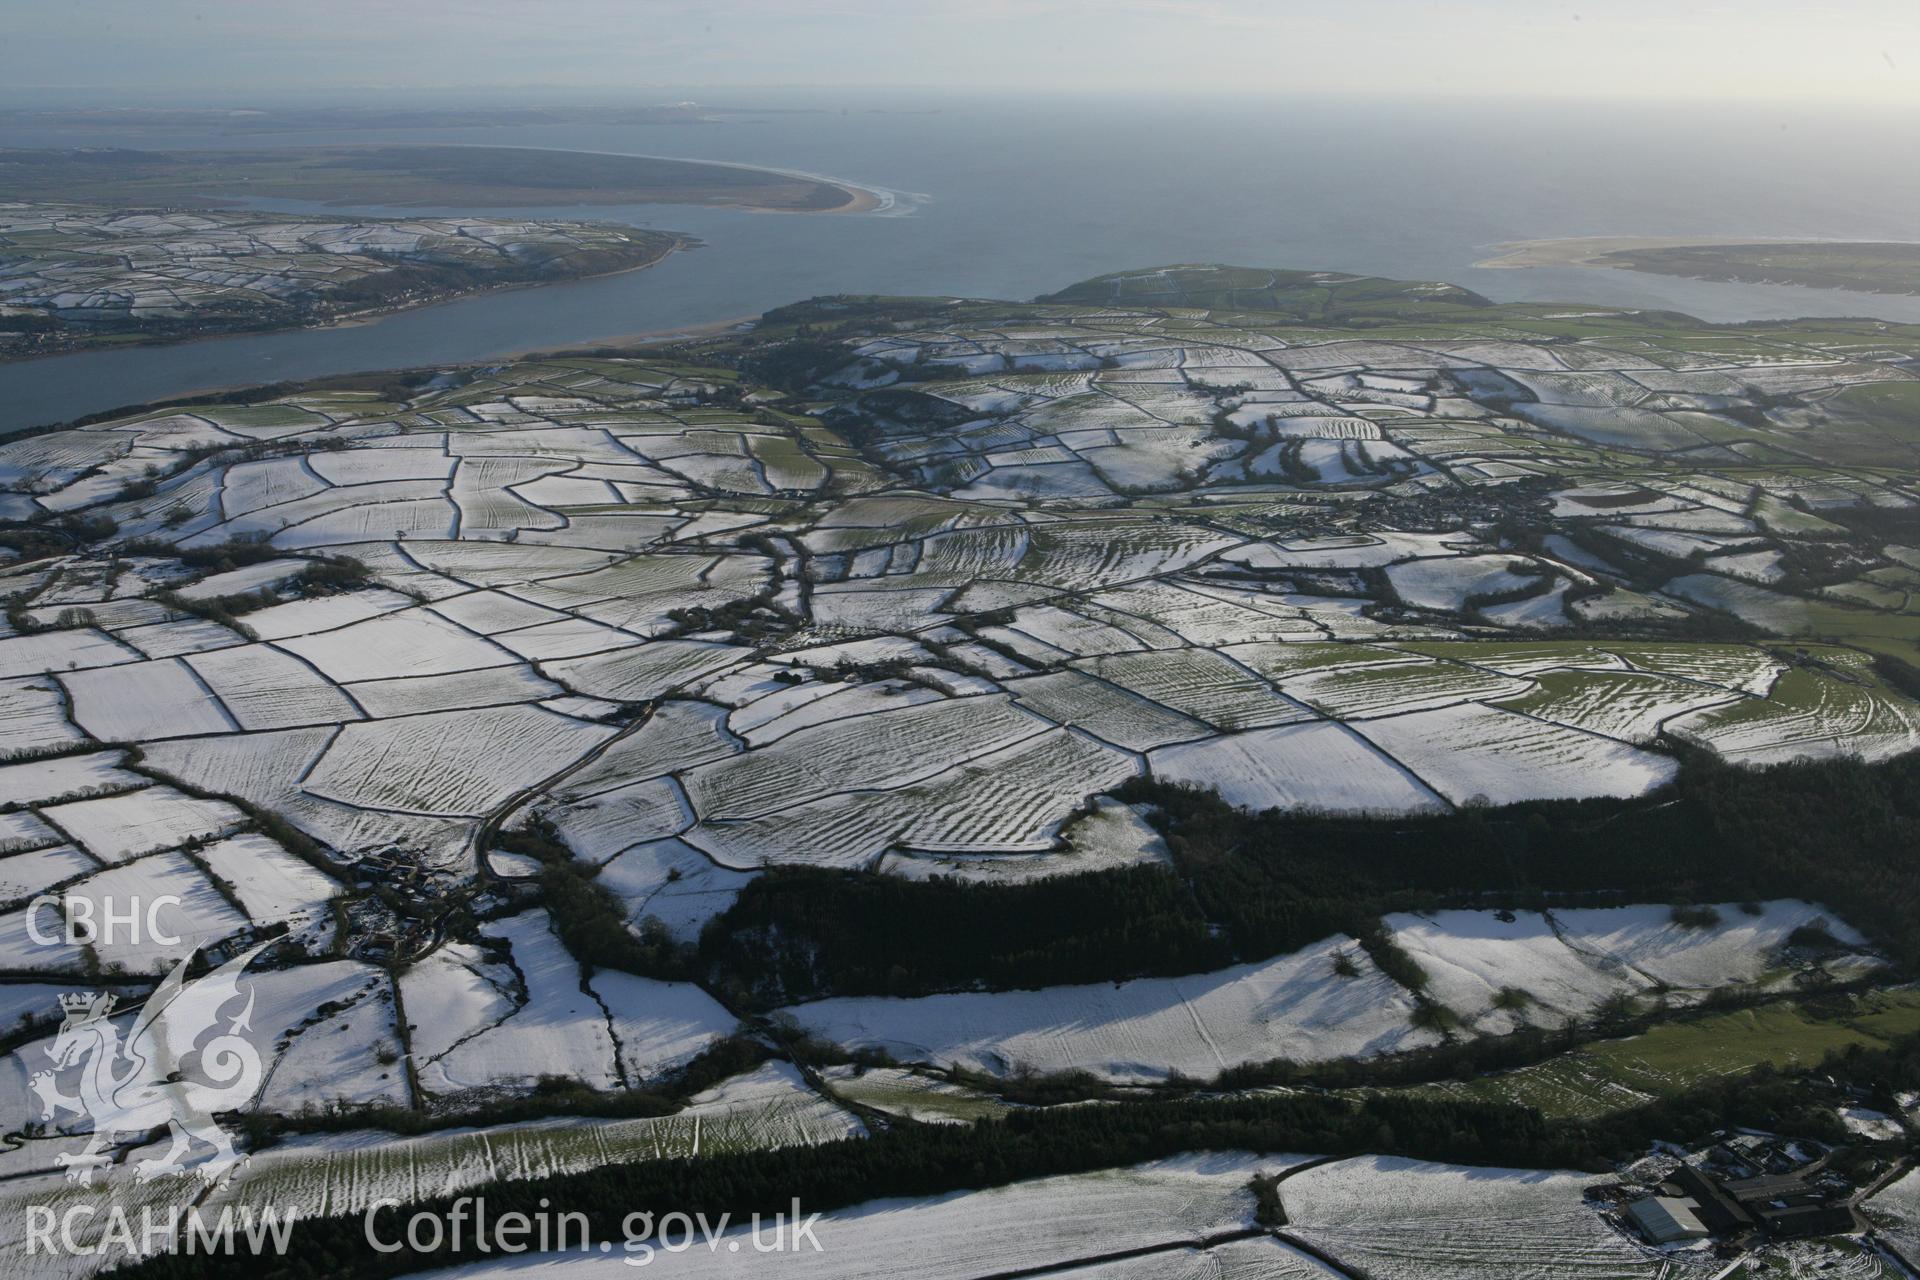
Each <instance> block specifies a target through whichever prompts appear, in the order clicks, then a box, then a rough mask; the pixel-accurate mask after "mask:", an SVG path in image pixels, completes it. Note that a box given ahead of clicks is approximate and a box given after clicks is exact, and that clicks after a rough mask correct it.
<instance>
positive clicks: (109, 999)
mask: <svg viewBox="0 0 1920 1280" xmlns="http://www.w3.org/2000/svg"><path fill="white" fill-rule="evenodd" d="M115 1002H116V997H115V996H114V994H113V993H112V992H111V991H69V992H66V993H64V994H62V995H61V997H60V1007H61V1008H62V1009H63V1010H65V1011H66V1015H67V1019H68V1020H69V1021H76V1022H91V1021H93V1020H94V1019H95V1018H104V1017H106V1016H107V1014H109V1013H111V1012H113V1006H114V1004H115Z"/></svg>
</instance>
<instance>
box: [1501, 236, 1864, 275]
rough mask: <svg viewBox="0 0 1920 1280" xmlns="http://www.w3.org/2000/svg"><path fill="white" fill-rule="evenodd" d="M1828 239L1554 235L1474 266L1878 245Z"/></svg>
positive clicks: (1519, 243) (1509, 247) (1517, 244)
mask: <svg viewBox="0 0 1920 1280" xmlns="http://www.w3.org/2000/svg"><path fill="white" fill-rule="evenodd" d="M1877 243H1881V242H1879V241H1866V240H1847V239H1839V238H1834V237H1827V236H1555V237H1549V238H1547V239H1543V240H1506V241H1502V242H1501V243H1499V244H1494V245H1489V246H1488V248H1490V249H1491V250H1493V256H1492V257H1488V258H1483V259H1481V260H1480V261H1478V262H1476V263H1474V264H1473V265H1474V266H1475V267H1484V268H1487V269H1490V270H1495V271H1512V270H1518V269H1521V268H1525V267H1600V268H1609V269H1614V270H1619V269H1620V268H1619V267H1617V266H1616V264H1613V263H1607V262H1601V261H1599V259H1601V258H1602V257H1604V256H1605V255H1607V254H1609V253H1621V252H1625V251H1627V250H1631V249H1681V248H1688V247H1691V246H1695V245H1700V246H1707V245H1728V244H1877Z"/></svg>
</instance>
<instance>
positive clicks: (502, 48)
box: [0, 0, 1920, 110]
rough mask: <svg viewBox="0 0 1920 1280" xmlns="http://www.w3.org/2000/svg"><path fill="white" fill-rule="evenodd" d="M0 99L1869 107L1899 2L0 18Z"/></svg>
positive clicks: (404, 5) (427, 1)
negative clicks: (831, 91)
mask: <svg viewBox="0 0 1920 1280" xmlns="http://www.w3.org/2000/svg"><path fill="white" fill-rule="evenodd" d="M0 23H4V28H3V29H4V32H5V36H4V40H0V45H3V46H4V48H5V50H6V53H5V62H6V64H7V79H8V80H9V81H10V82H11V84H10V86H9V87H10V88H11V89H12V90H13V91H14V94H15V95H17V94H18V92H19V91H20V90H21V89H24V88H31V87H34V86H57V87H66V88H78V87H94V86H97V87H99V88H100V89H101V90H103V92H102V93H101V94H100V100H101V101H102V102H103V103H104V102H107V101H110V100H111V98H112V97H113V92H112V91H113V90H114V88H115V87H116V86H118V87H119V88H121V89H124V90H125V91H127V92H129V93H151V92H154V91H170V92H175V93H182V94H186V95H188V96H192V95H194V94H208V95H210V94H212V93H215V92H219V91H224V93H225V94H227V95H230V94H232V93H235V92H238V93H247V92H257V93H261V94H268V93H271V92H273V91H276V90H279V91H288V90H306V89H319V88H329V87H336V86H338V87H383V86H390V87H394V88H434V89H467V90H475V91H488V90H492V89H510V88H518V87H528V86H540V87H546V88H581V89H606V88H615V89H619V88H631V89H633V90H635V91H638V92H642V93H644V91H646V90H650V89H656V88H660V87H663V86H672V85H688V84H698V85H711V86H741V87H754V86H783V85H820V86H832V85H847V86H900V87H907V86H926V87H936V88H961V87H971V86H986V87H1049V86H1051V87H1062V88H1102V89H1113V88H1129V87H1130V88H1137V89H1139V90H1141V91H1143V92H1146V91H1152V90H1155V89H1176V90H1253V91H1271V92H1289V91H1290V92H1302V91H1323V90H1326V91H1334V90H1337V91H1342V92H1353V93H1364V94H1392V93H1419V94H1426V93H1432V92H1436V91H1440V92H1460V93H1516V94H1526V95H1537V94H1552V95H1583V96H1584V95H1593V94H1609V95H1611V94H1618V95H1626V96H1632V97H1639V98H1665V97H1694V96H1713V97H1726V96H1737V97H1754V98H1772V99H1816V100H1831V101H1836V102H1837V101H1845V100H1861V99H1866V100H1875V101H1879V102H1883V103H1888V104H1898V105H1903V106H1905V107H1908V108H1913V109H1916V110H1920V0H1834V2H1832V3H1826V4H1820V3H1795V2H1794V0H1739V2H1738V3H1734V2H1727V3H1703V2H1689V0H1574V2H1573V3H1567V2H1565V0H1448V2H1446V3H1432V2H1429V0H1115V2H1110V3H1098V2H1095V0H704V2H703V3H697V4H696V3H683V2H681V0H298V2H297V3H289V2H287V0H51V2H49V0H0Z"/></svg>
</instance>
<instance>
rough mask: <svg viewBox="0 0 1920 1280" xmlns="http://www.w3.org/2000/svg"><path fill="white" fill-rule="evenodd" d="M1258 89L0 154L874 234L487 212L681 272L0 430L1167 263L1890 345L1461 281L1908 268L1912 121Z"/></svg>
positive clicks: (141, 383) (1708, 308) (175, 355)
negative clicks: (572, 186) (585, 171)
mask: <svg viewBox="0 0 1920 1280" xmlns="http://www.w3.org/2000/svg"><path fill="white" fill-rule="evenodd" d="M1275 75H1276V84H1275V85H1274V86H1272V88H1271V89H1270V90H1268V91H1263V92H1236V93H1234V94H1232V95H1219V96H1209V95H1186V96H1179V97H1169V96H1164V95H1156V94H1154V93H1152V92H1150V91H1146V90H1143V91H1141V92H1139V93H1134V94H1124V95H1123V94H1103V95H1086V94H1067V93H1060V94H1031V93H1028V94H1012V93H989V92H979V93H942V94H930V93H921V92H915V91H911V90H900V91H889V92H880V91H864V92H862V93H859V94H853V93H850V92H849V93H836V92H829V91H809V92H807V93H799V92H797V91H796V92H794V93H787V94H779V93H770V92H769V93H762V94H760V95H759V97H758V99H756V100H753V101H745V102H742V101H739V99H740V98H741V97H742V95H740V94H737V93H735V94H732V95H730V96H731V97H732V98H733V99H735V101H733V102H731V103H729V104H728V105H729V106H730V107H733V108H739V109H737V110H730V111H729V112H728V114H726V115H724V116H722V117H720V118H718V119H717V120H715V121H713V122H710V123H691V124H666V123H661V124H620V125H615V124H609V123H602V122H596V121H595V120H593V119H592V118H591V117H589V118H586V119H583V120H581V121H577V122H574V123H566V124H542V125H537V126H535V125H527V126H511V127H500V126H494V127H486V128H455V129H431V130H416V131H407V130H351V131H336V132H325V133H319V132H311V133H273V134H258V133H248V132H225V131H221V130H217V129H205V128H200V127H195V128H192V129H171V130H163V129H142V130H138V131H130V130H124V129H115V128H88V129H71V128H43V127H33V128H24V127H19V128H0V147H20V146H80V145H85V146H131V147H148V148H202V147H247V146H263V145H272V146H293V145H321V144H328V143H375V142H422V143H435V144H448V143H472V144H483V145H495V146H534V147H559V148H569V149H577V150H586V151H612V152H622V153H629V154H637V155H658V156H676V157H684V158H688V159H708V160H724V161H732V162H738V163H745V164H756V165H766V166H769V167H774V168H782V169H790V170H798V171H803V172H807V173H813V174H818V175H822V176H826V177H831V178H836V179H841V180H844V181H847V182H850V183H856V184H859V185H862V186H866V187H870V188H873V189H875V190H877V191H880V192H882V193H883V194H884V195H885V197H886V198H885V199H884V200H883V202H882V204H883V207H882V208H881V209H880V210H879V211H877V212H875V213H871V214H859V215H797V214H770V213H752V212H746V211H741V210H728V209H703V208H696V207H681V206H669V205H646V206H631V207H627V206H592V207H580V206H530V207H524V208H518V209H513V210H489V211H486V212H503V213H517V214H525V215H537V216H559V217H589V218H596V219H605V220H612V221H620V222H626V223H631V224H633V225H636V226H647V227H663V228H670V229H673V230H677V231H683V232H687V233H690V234H692V235H694V236H697V237H698V238H699V239H700V240H701V241H702V242H704V247H703V248H700V249H698V250H695V251H692V252H688V253H680V254H675V255H673V256H672V257H671V258H669V259H668V260H667V261H665V262H664V263H662V264H661V265H659V266H656V267H654V268H651V269H649V270H645V271H637V272H630V273H626V274H623V275H616V276H608V277H604V278H600V279H593V280H584V281H578V282H574V283H569V284H559V285H550V286H543V287H537V288H528V289H516V290H510V291H501V292H495V293H489V294H484V295H479V296H475V297H470V298H466V299H460V300H456V301H453V302H449V303H444V304H441V305H437V306H432V307H426V308H421V309H417V310H413V311H407V312H400V313H397V314H394V315H390V316H387V317H383V318H381V319H378V320H375V321H371V322H367V323H359V324H353V325H345V326H339V327H334V328H325V329H309V330H299V331H293V332H285V333H272V334H256V335H245V336H237V337H229V338H217V339H209V340H203V341H196V342H189V343H179V344H172V345H166V346H150V347H127V348H119V349H113V350H103V351H93V352H83V353H76V354H68V355H60V356H50V357H45V358H40V359H34V360H28V361H21V362H15V363H11V364H5V365H0V432H7V431H15V430H20V429H23V428H27V427H32V426H38V425H43V424H48V423H56V422H62V421H67V420H70V419H72V418H75V417H78V416H80V415H83V414H91V413H96V412H100V411H104V410H109V409H112V408H114V407H116V406H120V405H126V404H134V403H140V402H146V401H153V400H159V399H164V398H169V397H175V396H181V395H185V394H189V393H193V392H198V391H203V390H208V389H213V388H220V387H231V386H240V385H248V384H256V383H264V382H275V381H281V380H288V379H303V378H312V377H317V376H321V375H327V374H337V373H347V372H357V371H366V370H381V369H393V368H407V367H421V366H442V365H450V364H454V363H465V362H474V361H484V360H487V359H489V358H493V357H499V356H504V355H507V354H511V353H515V352H521V351H527V350H534V349H541V348H555V347H570V346H583V345H592V344H594V343H597V342H602V341H608V340H613V339H620V338H626V337H630V336H632V335H636V334H662V333H675V332H682V331H686V330H690V329H693V328H695V327H698V326H705V325H711V324H714V323H716V322H721V321H728V320H733V319H737V318H741V317H747V316H752V315H757V314H758V313H760V312H762V311H764V310H766V309H767V308H770V307H773V306H778V305H780V304H782V303H785V302H791V301H794V300H797V299H801V298H806V297H810V296H814V295H819V294H829V293H888V294H936V295H955V296H968V297H986V298H1009V299H1027V298H1031V297H1033V296H1035V295H1036V294H1039V293H1044V292H1048V291H1051V290H1054V289H1058V288H1061V287H1063V286H1065V285H1067V284H1070V283H1072V282H1074V281H1076V280H1080V279H1084V278H1086V277H1089V276H1094V275H1099V274H1102V273H1105V272H1110V271H1120V270H1127V269H1132V268H1138V267H1147V266H1156V265H1162V264H1167V263H1175V262H1227V263H1236V264H1243V265H1250V266H1263V267H1297V268H1318V269H1330V270H1338V271H1351V272H1358V273H1364V274H1373V275H1384V276H1394V277H1400V278H1413V279H1438V280H1448V281H1452V282H1454V283H1457V284H1461V285H1464V286H1466V287H1468V288H1470V289H1474V290H1477V291H1478V292H1480V293H1483V294H1486V295H1487V296H1489V297H1492V298H1494V299H1496V300H1501V301H1520V300H1530V301H1554V302H1565V303H1569V304H1588V305H1602V306H1609V307H1639V308H1661V309H1668V310H1675V311H1683V312H1687V313H1689V314H1692V315H1696V316H1699V317H1701V318H1703V319H1708V320H1714V321H1744V320H1762V319H1780V318H1789V317H1795V316H1807V315H1815V316H1874V317H1879V318H1882V319H1889V320H1903V321H1920V298H1912V297H1900V296H1884V295H1871V294H1857V293H1842V292H1829V291H1823V290H1812V289H1802V288H1794V287H1789V286H1765V285H1738V284H1716V283H1710V282H1703V281H1692V280H1684V279H1677V278H1670V277H1662V276H1655V275H1645V274H1639V273H1631V272H1620V271H1610V270H1595V269H1591V268H1577V267H1566V268H1558V267H1555V268H1528V269H1523V270H1512V269H1489V268H1484V267H1480V266H1478V265H1476V264H1478V263H1480V262H1481V261H1483V260H1485V259H1486V258H1488V257H1489V256H1491V254H1492V249H1493V246H1494V245H1496V244H1498V243H1501V242H1505V241H1514V240H1528V239H1545V238H1556V237H1563V236H1600V235H1661V236H1675V235H1716V236H1724V235H1754V236H1789V237H1806V238H1837V239H1900V240H1916V239H1920V166H1915V165H1913V164H1912V163H1910V159H1911V157H1912V156H1914V155H1916V154H1920V114H1916V113H1912V112H1907V113H1898V112H1893V111H1888V110H1881V111H1879V112H1874V113H1869V112H1866V111H1861V112H1859V113H1857V114H1848V113H1847V112H1846V111H1843V110H1840V109H1837V108H1836V109H1826V108H1815V107H1809V106H1807V105H1804V104H1797V105H1766V104H1755V103H1702V102H1683V103H1661V102H1653V101H1649V102H1622V101H1618V100H1609V101H1606V102H1584V103H1582V102H1563V101H1556V102H1539V101H1533V100H1522V99H1478V98H1476V99H1471V100H1462V99H1455V98H1432V99H1419V98H1409V97H1404V96H1398V95H1395V94H1393V93H1392V92H1391V89H1390V87H1386V86H1383V87H1382V88H1381V90H1380V91H1379V92H1378V93H1368V92H1365V91H1363V90H1360V89H1356V91H1355V92H1354V93H1353V94H1350V95H1343V96H1338V97H1333V96H1326V95H1317V96H1303V95H1298V94H1292V93H1289V92H1288V91H1287V90H1286V87H1285V85H1284V71H1283V70H1281V69H1276V73H1275ZM641 100H648V101H651V100H662V95H661V94H659V93H658V92H654V93H651V94H648V95H643V96H642V99H641ZM1901 156H1907V157H1909V160H1908V161H1902V160H1901V159H1900V157H1901ZM5 198H6V192H5V189H4V183H3V182H0V199H5ZM259 207H269V208H275V209H280V210H283V211H287V212H311V211H326V210H325V208H324V206H315V205H293V204H286V203H277V204H262V205H260V206H259ZM333 211H334V212H338V210H333ZM353 211H354V212H361V213H369V214H399V215H407V214H421V213H460V212H474V211H473V210H462V209H418V208H410V209H382V208H377V207H368V206H359V207H356V208H355V209H354V210H353ZM3 258H4V248H3V247H0V259H3Z"/></svg>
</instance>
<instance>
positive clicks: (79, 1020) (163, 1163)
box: [32, 943, 267, 1185]
mask: <svg viewBox="0 0 1920 1280" xmlns="http://www.w3.org/2000/svg"><path fill="white" fill-rule="evenodd" d="M266 945H267V944H266V943H261V944H260V946H257V947H254V948H253V949H252V950H250V951H246V952H243V953H242V954H240V955H238V956H235V957H234V958H233V959H231V960H229V961H227V962H226V963H225V964H223V965H221V966H220V967H219V968H218V969H216V970H214V971H213V972H212V973H209V974H207V975H206V976H205V977H203V978H200V979H199V980H197V981H194V982H188V981H187V980H186V971H187V965H188V963H189V962H191V960H192V959H193V956H192V955H191V954H189V955H188V956H186V957H185V958H184V959H182V960H181V961H180V963H179V964H178V965H176V966H175V967H174V970H173V972H172V973H170V974H168V975H167V977H166V979H165V980H164V981H162V982H161V983H160V985H159V986H158V987H156V988H154V991H153V994H152V995H151V996H149V997H148V998H147V1002H146V1004H145V1005H144V1006H143V1007H142V1008H141V1009H140V1012H139V1015H138V1016H137V1017H135V1019H134V1021H133V1025H132V1026H131V1027H130V1028H129V1029H128V1031H127V1038H126V1042H125V1043H124V1044H123V1043H122V1042H121V1040H120V1031H119V1028H118V1027H117V1026H116V1025H115V1024H114V1021H113V1010H114V1005H115V1003H116V999H115V997H114V996H113V994H112V993H110V992H77V993H69V994H67V995H63V996H61V997H60V1006H61V1008H62V1009H63V1010H64V1011H65V1013H66V1021H65V1022H63V1023H62V1024H61V1027H60V1030H59V1033H58V1034H57V1035H55V1036H54V1038H53V1044H52V1045H51V1046H50V1047H49V1048H48V1049H47V1050H46V1053H47V1056H48V1057H49V1058H50V1059H51V1060H52V1061H53V1069H52V1070H49V1071H40V1072H36V1073H35V1074H34V1076H33V1081H32V1087H33V1091H34V1094H35V1095H36V1096H37V1097H38V1098H39V1099H40V1107H41V1119H43V1120H47V1121H54V1120H57V1119H58V1118H59V1116H60V1114H61V1113H62V1112H70V1113H72V1114H73V1115H76V1116H79V1117H82V1118H84V1119H85V1120H87V1121H90V1122H91V1124H92V1130H93V1132H92V1138H91V1140H90V1141H89V1142H88V1143H87V1145H86V1147H85V1148H84V1149H83V1150H81V1151H78V1152H70V1153H62V1154H60V1155H59V1156H56V1157H55V1159H56V1161H57V1162H58V1163H59V1164H61V1165H64V1166H65V1167H66V1170H67V1178H68V1180H69V1181H72V1182H77V1183H80V1184H82V1185H85V1184H88V1183H91V1182H92V1181H93V1175H94V1171H95V1170H97V1169H101V1168H105V1167H106V1166H108V1165H110V1164H112V1163H113V1157H112V1156H111V1155H109V1154H107V1148H108V1147H109V1146H110V1145H112V1143H113V1142H114V1141H115V1139H116V1138H117V1137H119V1136H121V1135H126V1136H129V1137H138V1136H140V1135H143V1134H147V1133H151V1132H153V1131H154V1130H156V1129H159V1128H161V1127H162V1126H165V1127H166V1128H167V1130H168V1131H169V1134H170V1135H171V1139H172V1141H171V1144H170V1145H169V1146H168V1147H167V1150H166V1151H165V1152H164V1153H163V1154H162V1155H161V1156H160V1157H159V1158H158V1159H155V1160H141V1161H139V1162H138V1163H137V1164H136V1165H135V1166H134V1174H135V1177H136V1179H137V1180H138V1181H140V1182H149V1181H151V1180H152V1179H154V1178H157V1177H161V1176H164V1175H169V1174H183V1173H187V1172H189V1171H191V1172H193V1173H196V1174H198V1175H199V1176H200V1177H201V1178H203V1179H205V1180H206V1181H207V1182H209V1183H211V1182H216V1181H218V1180H219V1179H220V1178H221V1177H222V1176H224V1175H225V1174H226V1173H227V1172H228V1171H229V1170H231V1169H233V1168H234V1167H235V1166H236V1165H237V1164H239V1163H240V1161H241V1159H242V1157H241V1156H240V1155H239V1154H238V1153H237V1152H235V1151H234V1149H233V1140H232V1139H231V1138H230V1137H228V1136H227V1133H226V1131H225V1130H224V1129H222V1128H221V1127H220V1124H219V1122H218V1121H216V1120H215V1119H214V1116H215V1114H216V1113H218V1112H222V1111H237V1110H240V1109H241V1108H243V1107H245V1106H246V1105H247V1103H248V1102H250V1101H251V1100H252V1098H253V1095H254V1094H255V1093H256V1092H258V1090H259V1088H260V1081H261V1077H262V1070H261V1062H260V1051H259V1050H258V1049H257V1048H256V1047H255V1046H254V1045H253V1044H252V1042H251V1041H249V1040H248V1039H247V1038H246V1036H245V1035H244V1034H243V1033H244V1032H247V1031H249V1030H250V1029H251V1028H250V1027H249V1025H248V1019H249V1018H250V1017H251V1016H252V1014H253V994H252V992H251V991H250V990H249V991H248V992H247V993H246V1005H245V1007H244V1008H242V1009H241V1010H240V1012H239V1013H238V1014H236V1015H234V1016H233V1017H232V1018H230V1019H228V1020H226V1029H225V1031H220V1030H219V1027H220V1023H221V1021H222V1019H221V1017H220V1011H221V1010H222V1009H223V1008H224V1007H225V1006H226V1005H227V1004H229V1003H230V1002H231V1001H233V1000H236V999H238V998H239V997H240V995H241V991H240V971H241V970H242V969H244V968H246V966H247V962H248V961H250V960H252V959H253V957H254V956H255V955H257V954H259V952H260V951H261V949H262V948H263V947H265V946H266ZM209 1031H213V1032H215V1033H216V1034H215V1035H213V1036H212V1037H211V1038H210V1039H207V1041H206V1043H205V1044H201V1043H200V1042H201V1040H202V1038H203V1037H205V1036H206V1034H207V1032H209ZM75 1067H77V1068H78V1069H79V1070H78V1085H79V1093H78V1094H77V1095H71V1094H68V1093H66V1092H64V1091H63V1089H62V1087H61V1081H62V1079H63V1078H66V1079H71V1078H72V1077H73V1074H74V1073H73V1068H75ZM196 1142H198V1143H200V1144H202V1145H204V1146H207V1147H211V1148H212V1153H211V1154H209V1155H203V1156H201V1157H200V1158H199V1159H198V1160H197V1161H195V1160H191V1159H190V1158H189V1157H190V1153H191V1152H192V1151H193V1150H194V1144H195V1143H196Z"/></svg>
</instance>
